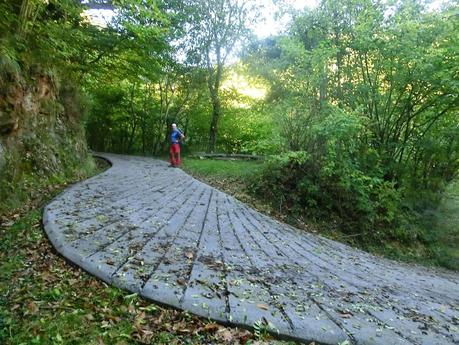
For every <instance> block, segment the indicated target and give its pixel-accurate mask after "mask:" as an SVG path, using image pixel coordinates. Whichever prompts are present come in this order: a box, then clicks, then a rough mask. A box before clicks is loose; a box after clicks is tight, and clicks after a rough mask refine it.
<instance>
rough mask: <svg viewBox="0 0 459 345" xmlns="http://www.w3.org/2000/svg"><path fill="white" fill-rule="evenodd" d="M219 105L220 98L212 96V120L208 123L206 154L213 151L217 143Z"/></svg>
mask: <svg viewBox="0 0 459 345" xmlns="http://www.w3.org/2000/svg"><path fill="white" fill-rule="evenodd" d="M220 113H221V105H220V98H219V97H218V95H214V96H212V120H211V122H210V130H209V144H208V146H207V152H208V153H212V152H214V151H215V145H216V143H217V133H218V120H219V118H220Z"/></svg>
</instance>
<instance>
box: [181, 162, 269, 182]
mask: <svg viewBox="0 0 459 345" xmlns="http://www.w3.org/2000/svg"><path fill="white" fill-rule="evenodd" d="M262 166H263V163H262V162H258V161H239V160H212V159H184V160H183V169H185V170H186V171H189V172H191V173H193V174H195V175H197V176H201V177H208V178H221V177H222V178H235V179H244V178H246V177H248V176H250V175H252V174H254V173H256V172H258V171H260V169H261V168H262Z"/></svg>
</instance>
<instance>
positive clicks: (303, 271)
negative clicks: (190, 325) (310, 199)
mask: <svg viewBox="0 0 459 345" xmlns="http://www.w3.org/2000/svg"><path fill="white" fill-rule="evenodd" d="M101 156H102V157H104V158H106V159H108V160H109V161H110V162H111V163H112V167H111V168H110V169H108V170H107V171H105V172H104V173H102V174H100V175H98V176H95V177H93V178H90V179H88V180H86V181H84V182H80V183H78V184H76V185H74V186H72V187H70V188H69V189H67V190H66V191H65V192H63V193H62V194H61V195H59V196H58V197H56V198H55V199H54V200H53V201H52V202H51V203H50V204H49V205H47V207H46V208H45V211H44V225H45V231H46V233H47V234H48V237H49V238H50V240H51V242H52V243H53V245H54V246H55V247H56V249H57V250H58V251H59V252H60V253H61V254H62V255H63V256H64V257H66V258H67V259H69V260H70V261H72V262H74V263H75V264H77V265H79V266H81V267H82V268H84V269H85V270H87V271H88V272H90V273H92V274H94V275H96V276H97V277H99V278H100V279H102V280H104V281H106V282H108V283H110V284H114V285H116V286H118V287H121V288H125V289H127V290H130V291H132V292H136V293H138V294H139V295H141V296H143V297H146V298H149V299H151V300H154V301H156V302H158V303H161V304H166V305H170V306H173V307H177V308H180V309H183V310H188V311H190V312H192V313H194V314H197V315H200V316H203V317H209V318H211V319H214V320H217V321H220V322H223V323H225V324H233V325H239V326H246V327H256V328H260V327H261V328H263V329H269V331H271V332H273V333H278V334H280V335H281V336H286V337H290V338H294V339H296V340H300V341H305V342H312V341H315V342H318V343H324V344H338V343H343V342H344V343H346V342H347V343H348V344H457V343H459V331H458V323H459V309H458V308H459V274H457V273H455V272H449V271H446V270H434V269H428V268H424V267H419V266H414V265H407V264H401V263H398V262H395V261H390V260H387V259H383V258H380V257H375V256H372V255H370V254H368V253H365V252H362V251H360V250H357V249H354V248H351V247H348V246H346V245H344V244H341V243H338V242H334V241H331V240H328V239H325V238H322V237H320V236H317V235H313V234H309V233H306V232H304V231H300V230H297V229H295V228H293V227H291V226H289V225H286V224H283V223H280V222H278V221H276V220H273V219H272V218H270V217H268V216H265V215H263V214H260V213H259V212H257V211H255V210H253V209H252V208H250V207H248V206H246V205H245V204H243V203H241V202H239V201H238V200H236V199H235V198H233V197H231V196H229V195H227V194H225V193H222V192H220V191H218V190H216V189H214V188H212V187H210V186H208V185H206V184H204V183H202V182H200V181H198V180H196V179H194V178H192V177H191V176H189V175H187V174H185V173H184V172H183V171H182V170H180V169H174V168H169V167H168V164H167V163H166V162H163V161H160V160H154V159H151V158H145V157H134V156H122V155H113V154H103V155H101Z"/></svg>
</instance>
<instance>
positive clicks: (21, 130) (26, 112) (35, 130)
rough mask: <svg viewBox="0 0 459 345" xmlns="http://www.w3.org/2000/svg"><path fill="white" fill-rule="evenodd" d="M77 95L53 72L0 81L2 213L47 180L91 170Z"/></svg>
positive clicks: (6, 77) (33, 71)
mask: <svg viewBox="0 0 459 345" xmlns="http://www.w3.org/2000/svg"><path fill="white" fill-rule="evenodd" d="M81 114H82V106H81V101H80V100H79V96H78V92H77V90H76V89H75V88H74V87H72V86H71V85H70V84H68V83H67V82H66V81H65V80H60V79H59V78H58V76H56V74H55V72H53V71H50V70H44V69H40V68H39V67H36V68H34V69H33V70H31V71H28V72H27V73H23V74H22V75H18V74H15V75H13V74H10V75H6V76H5V75H4V76H3V77H2V79H1V80H0V212H1V211H2V208H3V209H5V208H9V206H11V205H8V203H14V200H19V199H21V197H19V198H18V193H22V194H25V195H27V191H28V189H30V188H33V186H32V185H40V184H41V183H42V182H43V181H45V180H47V179H50V178H57V177H65V176H70V175H74V174H79V173H81V174H83V172H84V171H86V170H87V169H88V165H91V162H92V160H91V158H90V157H89V156H88V152H87V146H86V140H85V137H84V131H83V129H82V126H81Z"/></svg>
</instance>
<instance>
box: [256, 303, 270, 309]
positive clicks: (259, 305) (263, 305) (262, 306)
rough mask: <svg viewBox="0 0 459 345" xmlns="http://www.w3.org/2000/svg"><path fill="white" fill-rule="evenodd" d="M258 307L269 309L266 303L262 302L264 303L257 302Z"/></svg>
mask: <svg viewBox="0 0 459 345" xmlns="http://www.w3.org/2000/svg"><path fill="white" fill-rule="evenodd" d="M257 307H258V308H260V309H263V310H268V309H269V308H268V306H267V305H266V304H262V303H259V304H257Z"/></svg>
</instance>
